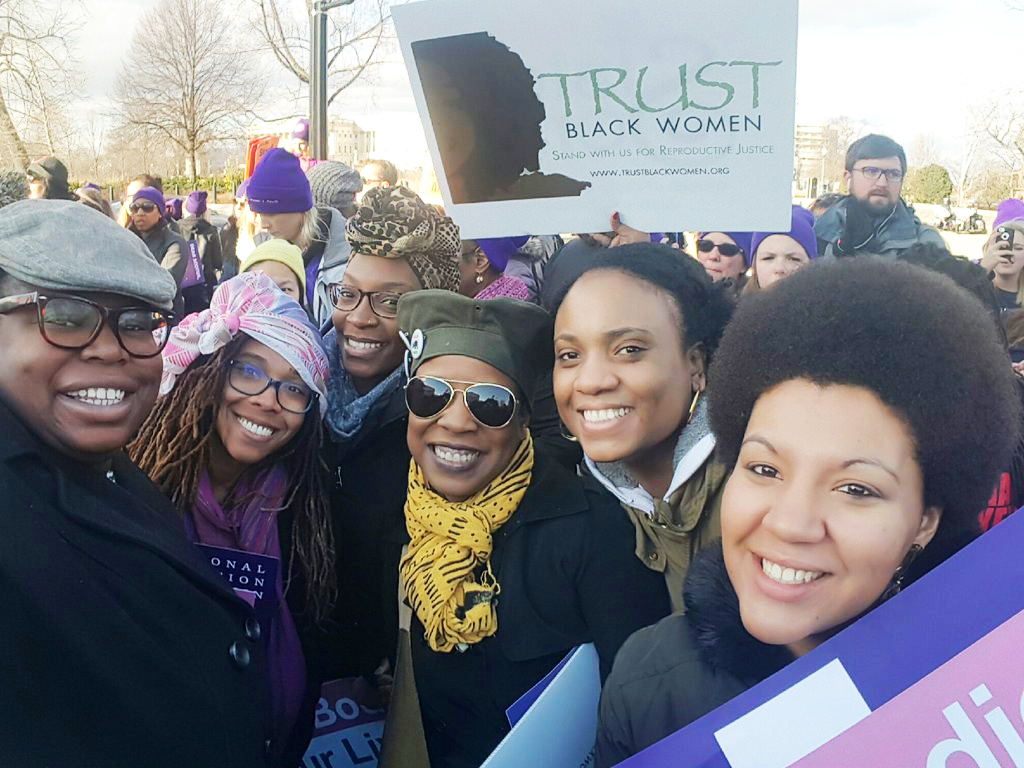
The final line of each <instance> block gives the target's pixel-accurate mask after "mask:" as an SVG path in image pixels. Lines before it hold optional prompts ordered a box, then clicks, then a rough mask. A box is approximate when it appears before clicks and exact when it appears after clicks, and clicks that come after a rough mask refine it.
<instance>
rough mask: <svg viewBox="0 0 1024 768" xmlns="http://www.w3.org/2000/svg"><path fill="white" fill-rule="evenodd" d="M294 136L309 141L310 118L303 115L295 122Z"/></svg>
mask: <svg viewBox="0 0 1024 768" xmlns="http://www.w3.org/2000/svg"><path fill="white" fill-rule="evenodd" d="M292 138H293V139H299V140H300V141H309V120H307V119H306V118H304V117H303V118H301V119H300V120H299V121H298V122H297V123H296V124H295V129H294V130H293V131H292Z"/></svg>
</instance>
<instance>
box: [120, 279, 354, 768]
mask: <svg viewBox="0 0 1024 768" xmlns="http://www.w3.org/2000/svg"><path fill="white" fill-rule="evenodd" d="M327 373H328V363H327V354H326V350H325V349H324V347H323V342H322V341H321V339H320V335H319V333H318V331H317V329H316V328H315V327H314V326H313V325H312V324H311V323H310V321H309V319H308V316H307V315H306V313H305V311H304V310H303V309H302V308H301V307H300V306H299V305H298V304H297V303H296V302H295V301H294V300H293V299H291V298H289V297H288V296H286V295H285V294H284V293H282V292H281V291H280V290H279V289H278V288H277V286H276V285H275V284H274V283H273V282H272V281H271V280H270V278H269V277H267V276H266V275H263V274H260V273H255V272H247V273H245V274H242V275H239V276H238V277H235V278H232V279H231V280H228V281H227V282H225V283H223V284H222V285H220V286H219V287H218V288H217V290H216V291H215V292H214V295H213V298H212V300H211V303H210V309H209V311H206V312H202V313H198V314H193V315H189V316H188V317H186V318H185V319H184V320H182V321H181V323H180V324H179V325H178V326H177V327H176V328H175V329H174V331H173V333H172V335H171V339H170V341H169V343H168V345H167V347H166V348H165V350H164V378H163V385H162V387H161V392H162V393H163V394H164V396H163V398H162V399H161V400H160V401H158V403H157V406H156V408H154V410H153V412H152V414H151V415H150V416H149V418H148V419H147V420H146V422H145V424H143V427H142V430H141V431H140V432H139V436H138V438H137V439H136V440H135V442H134V443H132V445H131V446H130V453H131V455H132V456H133V457H134V458H135V460H136V461H137V462H138V464H139V466H140V467H141V468H142V469H143V470H145V471H146V472H147V473H148V474H149V476H150V477H151V478H152V479H153V481H154V482H155V483H156V484H157V486H159V487H160V489H161V490H163V492H164V493H165V494H166V495H167V496H168V498H170V500H171V501H172V502H173V503H174V504H175V506H176V507H177V508H178V511H179V513H180V514H181V515H182V517H183V519H184V522H183V527H184V529H185V530H186V531H187V532H188V533H189V535H190V537H191V538H192V539H193V541H196V542H198V543H200V544H204V545H208V546H214V547H225V548H228V549H232V550H243V551H245V552H249V553H253V554H256V555H260V556H264V557H270V558H274V559H277V560H278V561H279V563H280V564H279V566H278V568H277V583H276V585H275V587H274V590H273V592H274V598H273V599H272V600H270V602H269V604H270V605H271V606H272V609H271V612H270V613H271V617H272V618H271V619H270V623H269V626H267V627H266V628H265V629H260V628H259V625H258V624H257V625H256V629H255V630H253V631H252V632H250V631H249V630H247V632H249V633H250V634H253V635H255V636H256V637H257V638H258V637H259V636H261V635H262V634H263V632H264V631H265V632H266V634H267V636H268V642H269V646H268V648H269V656H270V658H269V661H270V667H269V669H270V682H271V694H272V697H273V714H274V731H275V733H274V737H275V738H274V743H275V744H276V745H277V747H276V749H277V750H278V751H279V752H280V753H281V754H284V755H289V756H295V757H297V756H301V754H302V752H303V750H304V747H305V744H307V743H308V741H309V736H310V730H311V728H312V706H313V704H314V703H315V700H316V695H317V692H318V691H319V688H320V684H321V683H322V682H323V674H322V671H321V670H320V669H319V667H318V666H317V664H316V663H315V659H314V657H312V656H309V655H308V654H307V653H306V652H304V645H305V646H307V647H308V646H309V644H310V643H311V642H312V641H313V640H314V639H315V638H316V637H317V636H318V634H319V625H320V624H321V623H322V620H323V619H324V618H325V617H326V616H327V615H328V613H329V611H330V610H331V608H332V605H333V600H334V594H335V591H336V584H335V581H334V557H333V555H334V553H333V540H332V537H331V533H330V526H329V523H328V518H327V497H326V494H325V491H324V478H323V477H322V476H321V474H320V472H321V468H320V462H319V461H318V460H317V456H318V453H319V451H320V447H321V446H320V434H321V433H320V417H321V415H322V409H323V408H324V407H325V405H326V403H325V392H326V379H327ZM293 583H299V584H301V588H299V589H295V588H292V589H288V587H289V586H291V585H292V584H293Z"/></svg>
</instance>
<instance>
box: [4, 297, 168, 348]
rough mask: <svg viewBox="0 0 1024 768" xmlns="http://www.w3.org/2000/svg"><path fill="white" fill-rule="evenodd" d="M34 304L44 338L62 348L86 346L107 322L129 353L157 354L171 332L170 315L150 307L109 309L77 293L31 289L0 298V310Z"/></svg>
mask: <svg viewBox="0 0 1024 768" xmlns="http://www.w3.org/2000/svg"><path fill="white" fill-rule="evenodd" d="M33 305H34V306H35V308H36V321H37V322H38V324H39V332H40V333H41V334H42V336H43V338H44V339H45V340H46V341H47V342H48V343H50V344H52V345H53V346H55V347H60V348H61V349H85V348H86V347H88V346H89V345H90V344H92V343H93V342H94V341H96V339H97V337H99V335H100V331H102V330H103V325H104V323H107V324H109V325H110V327H111V328H112V329H113V331H114V336H115V337H116V338H117V343H118V344H120V345H121V348H122V349H123V350H124V351H125V352H127V353H128V354H129V355H131V356H132V357H156V356H157V355H159V354H160V352H162V351H163V348H164V346H165V345H166V344H167V338H168V336H169V335H170V330H171V321H172V315H171V313H169V312H165V311H163V310H161V309H154V308H153V307H117V308H115V309H111V308H110V307H105V306H103V305H102V304H97V303H96V302H94V301H89V300H88V299H83V298H81V297H79V296H43V295H42V294H40V293H38V292H36V291H33V292H31V293H19V294H15V295H14V296H5V297H3V298H0V314H5V313H7V312H12V311H14V310H15V309H19V308H21V307H28V306H33Z"/></svg>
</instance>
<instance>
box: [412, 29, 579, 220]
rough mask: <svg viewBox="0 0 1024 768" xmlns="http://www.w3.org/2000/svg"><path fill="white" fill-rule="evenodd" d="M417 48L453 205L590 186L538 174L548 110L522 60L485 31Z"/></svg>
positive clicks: (570, 193) (568, 192) (569, 193)
mask: <svg viewBox="0 0 1024 768" xmlns="http://www.w3.org/2000/svg"><path fill="white" fill-rule="evenodd" d="M412 50H413V57H414V58H415V60H416V68H417V70H418V71H419V75H420V82H421V83H422V84H423V95H424V97H425V98H426V101H427V111H428V112H429V113H430V121H431V123H432V124H433V126H434V135H435V136H436V137H437V144H438V149H439V151H440V153H441V163H442V164H443V166H444V172H445V176H446V178H447V179H448V188H449V190H451V195H452V202H454V203H483V202H491V201H496V200H528V199H533V198H545V197H578V196H579V194H580V193H581V192H582V191H583V190H584V189H586V188H587V187H589V186H590V184H589V183H588V182H581V181H577V180H575V179H570V178H569V177H568V176H563V175H561V174H553V175H548V174H543V173H540V172H539V171H540V158H539V153H540V150H541V149H542V148H543V147H544V139H543V138H542V137H541V131H540V126H541V123H542V122H544V118H545V113H544V105H543V104H542V103H541V101H540V99H538V98H537V95H536V94H535V93H534V91H533V86H534V80H533V76H532V75H531V74H530V70H529V69H527V68H526V65H525V64H524V63H523V60H522V59H521V58H519V54H517V53H515V52H514V51H512V50H510V49H509V48H508V47H507V46H506V45H503V44H502V43H500V42H498V41H497V40H495V39H494V38H493V37H491V36H490V35H488V34H486V33H485V32H477V33H473V34H469V35H456V36H453V37H441V38H435V39H433V40H421V41H419V42H416V43H413V44H412Z"/></svg>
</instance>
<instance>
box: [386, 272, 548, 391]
mask: <svg viewBox="0 0 1024 768" xmlns="http://www.w3.org/2000/svg"><path fill="white" fill-rule="evenodd" d="M398 325H399V328H400V329H401V332H402V335H403V340H404V342H405V345H406V347H407V349H408V354H407V359H408V360H409V372H410V375H414V374H415V373H416V369H417V368H419V366H420V365H421V364H422V363H424V362H425V361H427V360H430V359H431V358H434V357H441V356H442V355H464V356H466V357H472V358H475V359H476V360H481V361H483V362H485V363H488V364H489V365H493V366H494V367H495V368H497V369H498V370H499V371H501V372H502V373H504V374H505V375H506V376H508V377H509V378H510V379H512V381H514V382H515V384H516V386H517V387H518V388H519V392H520V394H521V395H522V396H523V398H524V400H525V401H526V405H527V406H529V404H530V402H531V401H532V400H533V396H534V393H535V392H536V389H537V383H538V379H539V377H540V376H541V375H542V374H545V373H547V372H548V371H550V370H551V358H552V354H553V353H552V349H553V342H552V334H553V328H552V323H551V316H550V315H549V314H548V313H547V312H545V311H544V310H543V309H541V308H540V307H538V306H537V305H536V304H530V303H528V302H525V301H518V300H516V299H488V300H486V301H480V300H478V299H470V298H467V297H466V296H462V295H461V294H458V293H453V292H452V291H443V290H426V291H411V292H409V293H406V294H404V295H403V296H402V298H401V299H400V300H399V301H398Z"/></svg>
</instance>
